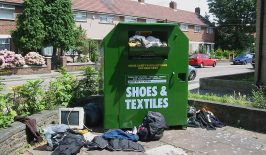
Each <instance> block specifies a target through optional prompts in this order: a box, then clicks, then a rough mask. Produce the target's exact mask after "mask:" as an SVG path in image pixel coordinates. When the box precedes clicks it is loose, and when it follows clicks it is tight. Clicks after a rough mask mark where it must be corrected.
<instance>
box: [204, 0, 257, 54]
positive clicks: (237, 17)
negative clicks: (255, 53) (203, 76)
mask: <svg viewBox="0 0 266 155" xmlns="http://www.w3.org/2000/svg"><path fill="white" fill-rule="evenodd" d="M208 5H209V8H210V11H209V12H210V13H213V14H214V15H215V17H216V24H217V29H216V30H217V33H216V40H217V42H216V45H217V46H218V47H220V48H222V49H229V50H245V49H247V48H248V47H251V46H252V43H253V42H254V36H253V35H252V34H254V33H255V32H256V0H233V1H232V0H208Z"/></svg>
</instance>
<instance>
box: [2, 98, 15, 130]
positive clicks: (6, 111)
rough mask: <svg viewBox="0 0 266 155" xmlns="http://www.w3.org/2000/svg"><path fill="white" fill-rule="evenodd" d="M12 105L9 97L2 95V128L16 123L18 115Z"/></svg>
mask: <svg viewBox="0 0 266 155" xmlns="http://www.w3.org/2000/svg"><path fill="white" fill-rule="evenodd" d="M11 105H12V104H11V102H10V100H9V95H4V94H0V128H6V127H8V126H9V125H10V124H11V123H13V122H14V117H15V116H16V115H17V113H16V111H14V110H12V107H11Z"/></svg>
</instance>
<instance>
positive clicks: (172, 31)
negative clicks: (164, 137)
mask: <svg viewBox="0 0 266 155" xmlns="http://www.w3.org/2000/svg"><path fill="white" fill-rule="evenodd" d="M135 35H141V36H144V37H148V36H153V37H155V38H159V39H160V41H162V42H165V43H164V46H151V47H145V46H141V45H140V46H134V47H132V46H129V38H131V37H133V36H135ZM140 42H141V41H140ZM141 43H142V45H145V44H144V41H143V42H141ZM103 47H104V128H106V129H108V128H132V127H134V126H139V125H140V124H141V123H142V121H143V118H144V116H145V115H146V114H147V112H148V111H157V112H160V113H162V114H163V115H164V117H165V119H166V122H167V124H168V125H169V126H186V124H187V102H188V81H187V76H188V39H187V37H186V36H185V34H184V33H183V32H182V31H181V30H180V29H179V26H178V25H177V24H170V23H119V24H118V25H116V26H115V27H114V28H113V30H112V31H111V32H110V33H109V34H108V35H107V36H106V37H105V38H104V40H103Z"/></svg>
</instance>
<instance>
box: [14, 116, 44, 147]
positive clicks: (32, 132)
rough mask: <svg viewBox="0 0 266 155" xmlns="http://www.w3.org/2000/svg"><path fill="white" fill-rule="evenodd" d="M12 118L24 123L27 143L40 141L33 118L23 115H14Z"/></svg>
mask: <svg viewBox="0 0 266 155" xmlns="http://www.w3.org/2000/svg"><path fill="white" fill-rule="evenodd" d="M14 120H15V121H20V122H22V123H24V124H26V133H27V136H28V137H27V139H28V142H29V143H31V144H32V143H36V142H41V141H42V138H41V135H40V133H39V132H38V130H37V123H36V120H35V119H30V118H28V117H25V116H16V117H15V118H14Z"/></svg>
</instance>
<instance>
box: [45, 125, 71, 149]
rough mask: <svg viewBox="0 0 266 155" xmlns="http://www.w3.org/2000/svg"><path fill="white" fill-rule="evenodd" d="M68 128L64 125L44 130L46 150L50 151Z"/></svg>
mask: <svg viewBox="0 0 266 155" xmlns="http://www.w3.org/2000/svg"><path fill="white" fill-rule="evenodd" d="M68 129H69V127H68V126H67V125H65V124H59V125H53V126H49V127H47V128H45V129H44V137H45V139H46V140H47V148H46V150H49V151H52V150H54V149H55V148H56V147H57V146H58V145H59V142H60V141H62V139H63V138H64V136H65V134H66V132H67V130H68Z"/></svg>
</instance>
